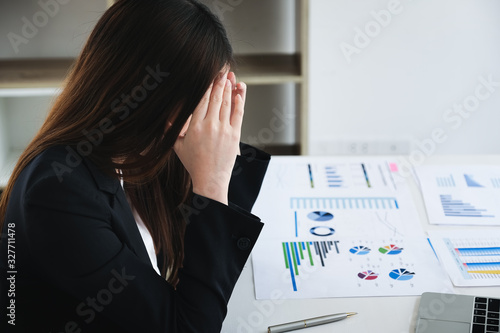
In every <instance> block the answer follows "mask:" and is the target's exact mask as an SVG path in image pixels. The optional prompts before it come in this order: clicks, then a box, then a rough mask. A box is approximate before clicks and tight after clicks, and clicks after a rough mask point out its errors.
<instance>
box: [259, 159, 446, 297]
mask: <svg viewBox="0 0 500 333" xmlns="http://www.w3.org/2000/svg"><path fill="white" fill-rule="evenodd" d="M294 165H295V168H294ZM308 165H310V166H311V168H310V170H311V173H310V174H309V167H306V168H304V166H308ZM362 165H363V166H364V170H365V171H363V166H362ZM374 165H380V166H383V165H388V163H385V162H377V163H374V162H373V161H354V160H352V159H350V160H349V161H348V162H347V161H344V160H342V159H339V158H335V159H331V158H330V159H325V158H322V159H321V160H318V159H315V158H310V160H309V159H307V158H304V157H297V158H295V157H278V158H273V160H272V162H271V164H270V165H269V169H268V173H267V174H266V178H265V180H264V183H263V186H262V189H261V193H260V195H259V198H258V200H257V202H256V203H255V206H254V209H253V211H252V212H253V213H254V214H256V215H257V216H259V217H260V218H261V219H262V221H263V222H264V223H265V227H264V229H263V231H262V233H261V236H260V238H259V241H258V242H257V244H256V245H255V247H254V250H253V252H252V261H253V269H254V279H255V288H256V295H257V298H258V299H267V298H272V295H274V294H276V293H275V292H276V290H279V291H280V293H282V295H283V297H284V298H319V297H348V296H384V295H420V294H421V293H422V292H424V291H430V290H435V291H442V290H446V289H447V287H449V282H447V279H446V278H443V272H442V270H441V269H440V268H439V266H438V265H437V260H436V258H435V256H434V255H433V253H432V250H431V249H430V247H429V246H428V243H427V241H426V238H425V236H424V234H423V232H422V230H421V228H420V223H419V221H418V220H417V219H416V216H417V214H416V212H415V208H414V207H413V203H412V200H411V196H410V194H409V192H408V190H407V188H406V187H405V182H403V181H402V180H401V178H399V176H398V175H397V174H396V173H395V171H394V170H395V168H394V166H392V167H391V168H390V170H393V171H388V170H389V169H383V170H385V171H384V172H392V173H391V174H387V173H384V179H385V180H386V184H387V186H384V185H383V182H382V181H381V176H380V175H381V174H382V173H379V174H378V178H377V173H374V170H375V171H377V172H378V170H379V169H378V167H377V168H374V167H373V166H374ZM341 166H344V167H341ZM346 166H351V169H352V170H351V171H352V172H351V174H349V172H346V170H347V169H346V168H347V167H346ZM355 166H359V168H358V167H355ZM283 170H295V173H292V172H283ZM321 172H323V174H324V175H329V176H330V179H329V178H328V177H326V176H325V177H326V178H325V177H324V178H321V177H320V175H321ZM353 174H359V177H358V178H355V179H357V180H356V181H359V184H358V185H356V186H354V185H353V184H354V183H355V182H354V181H353V179H354V178H353ZM278 178H279V181H278V180H277V179H278ZM297 178H300V180H298V181H297V180H296V179H297ZM304 178H305V179H307V180H308V181H309V183H308V184H307V182H305V181H304ZM278 183H281V184H294V185H293V186H292V185H290V186H284V187H279V186H277V184H278ZM328 183H330V185H334V184H335V186H331V187H330V186H322V187H321V188H320V186H319V184H323V185H324V184H328ZM311 184H313V185H314V187H312V186H310V185H311ZM356 184H357V183H356ZM391 184H392V185H391ZM306 185H309V186H306ZM337 185H339V186H337Z"/></svg>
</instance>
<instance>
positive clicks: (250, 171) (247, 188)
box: [229, 143, 271, 212]
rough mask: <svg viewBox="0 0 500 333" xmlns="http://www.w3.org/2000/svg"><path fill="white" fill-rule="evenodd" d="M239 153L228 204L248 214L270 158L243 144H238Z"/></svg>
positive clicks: (230, 184)
mask: <svg viewBox="0 0 500 333" xmlns="http://www.w3.org/2000/svg"><path fill="white" fill-rule="evenodd" d="M240 151H241V155H239V156H238V157H237V158H236V163H235V165H234V169H233V175H232V177H231V182H230V183H229V202H230V203H232V204H234V205H236V206H239V207H241V208H243V209H244V210H246V211H248V212H250V211H251V210H252V207H253V205H254V203H255V200H257V196H258V194H259V191H260V187H261V184H262V180H263V179H264V175H265V174H266V170H267V166H268V164H269V161H270V158H271V156H270V155H269V154H267V153H265V152H263V151H262V150H259V149H257V148H255V147H252V146H250V145H247V144H244V143H241V144H240Z"/></svg>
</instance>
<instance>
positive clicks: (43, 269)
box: [24, 172, 262, 333]
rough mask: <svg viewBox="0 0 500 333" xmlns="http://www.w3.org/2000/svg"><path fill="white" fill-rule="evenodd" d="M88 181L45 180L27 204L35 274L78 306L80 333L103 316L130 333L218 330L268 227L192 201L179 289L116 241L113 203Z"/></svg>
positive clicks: (211, 204) (210, 203) (76, 177)
mask: <svg viewBox="0 0 500 333" xmlns="http://www.w3.org/2000/svg"><path fill="white" fill-rule="evenodd" d="M88 182H89V179H88V177H87V178H86V177H85V176H82V175H77V174H76V172H74V174H72V176H71V177H67V178H65V179H64V181H62V182H60V181H59V180H58V179H57V177H55V176H54V177H47V178H44V179H41V180H39V181H37V182H36V184H34V185H33V186H31V187H30V188H29V190H28V191H27V192H26V197H25V200H24V211H25V216H24V219H25V220H26V221H27V223H26V225H27V230H26V234H27V237H28V244H29V246H30V249H31V251H30V252H31V253H32V255H33V258H34V261H35V262H36V265H38V267H37V271H38V272H39V273H40V275H41V276H43V279H44V280H46V281H50V283H51V284H52V285H54V286H56V287H57V288H58V289H60V290H61V291H62V292H64V293H66V294H68V295H70V296H72V297H73V298H75V299H76V300H77V302H80V303H78V305H77V306H76V308H75V313H76V315H77V316H76V318H77V320H79V321H80V322H78V324H81V325H80V327H81V328H85V327H91V325H92V323H93V321H95V318H96V316H104V317H106V318H107V319H108V320H110V321H111V322H114V323H116V325H117V326H118V327H120V328H121V329H122V330H123V331H129V332H169V333H173V332H219V331H220V329H221V326H222V322H223V320H224V317H225V315H226V311H227V302H228V300H229V297H230V295H231V292H232V290H233V288H234V285H235V283H236V281H237V279H238V276H239V274H240V272H241V270H242V268H243V266H244V264H245V262H246V260H247V258H248V256H249V254H250V251H251V250H252V247H253V244H255V241H256V240H257V237H258V235H259V233H260V230H261V228H262V223H261V222H260V220H259V218H257V217H256V216H253V215H251V214H250V213H245V212H243V211H241V210H239V209H233V208H231V207H229V206H225V205H223V204H221V203H219V202H216V201H213V200H211V199H208V198H205V197H202V196H199V195H194V196H193V198H192V201H190V202H189V203H187V204H186V205H185V207H184V209H185V210H186V214H187V215H186V217H187V219H188V222H189V223H188V226H187V230H186V235H185V261H184V267H183V268H182V269H181V271H180V275H179V276H180V283H179V285H178V286H177V289H176V290H174V289H173V288H172V287H171V286H170V285H169V284H168V283H167V282H166V281H165V280H164V279H163V278H161V277H160V276H159V275H158V274H156V272H155V271H154V270H153V269H151V267H150V265H148V264H147V263H144V262H143V261H141V260H140V259H139V258H138V256H137V255H136V254H135V253H134V252H133V251H132V250H131V249H130V248H128V247H127V246H126V245H125V244H124V243H123V242H122V241H121V240H120V238H119V237H118V236H117V235H116V233H115V232H114V230H113V225H114V224H115V223H120V221H113V220H112V218H111V215H110V210H109V206H108V204H107V203H106V202H103V200H102V197H99V196H98V193H99V192H98V191H96V190H95V189H94V188H92V187H90V186H89V183H88ZM119 190H120V191H121V189H119ZM47 193H50V196H49V195H47ZM252 195H255V189H254V190H253V191H252ZM247 198H250V197H249V196H247ZM96 300H98V301H99V300H101V301H102V302H105V305H102V303H96ZM97 304H101V305H99V306H98V305H97ZM86 325H90V326H86ZM86 331H87V330H85V329H83V332H86Z"/></svg>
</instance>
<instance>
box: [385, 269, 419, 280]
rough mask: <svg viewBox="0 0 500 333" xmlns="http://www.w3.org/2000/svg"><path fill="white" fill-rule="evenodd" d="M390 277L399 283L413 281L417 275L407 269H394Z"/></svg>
mask: <svg viewBox="0 0 500 333" xmlns="http://www.w3.org/2000/svg"><path fill="white" fill-rule="evenodd" d="M389 276H390V277H391V278H392V279H394V280H398V281H406V280H411V279H413V276H415V273H413V272H410V271H409V270H407V269H406V268H398V269H393V270H392V271H391V272H390V273H389Z"/></svg>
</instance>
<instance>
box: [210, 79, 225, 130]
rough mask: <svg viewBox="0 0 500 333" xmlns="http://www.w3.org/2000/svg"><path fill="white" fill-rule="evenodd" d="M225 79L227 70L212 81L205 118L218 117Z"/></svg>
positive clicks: (217, 118) (216, 118)
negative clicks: (215, 80)
mask: <svg viewBox="0 0 500 333" xmlns="http://www.w3.org/2000/svg"><path fill="white" fill-rule="evenodd" d="M226 81H227V72H225V73H224V74H223V75H222V77H221V78H220V79H219V80H218V81H217V82H214V86H213V88H212V93H211V95H210V103H209V104H208V111H207V115H206V118H209V119H212V120H219V119H220V109H221V105H222V101H223V96H224V91H225V89H226Z"/></svg>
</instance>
